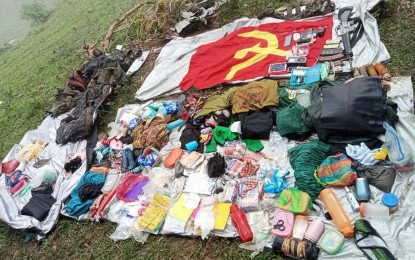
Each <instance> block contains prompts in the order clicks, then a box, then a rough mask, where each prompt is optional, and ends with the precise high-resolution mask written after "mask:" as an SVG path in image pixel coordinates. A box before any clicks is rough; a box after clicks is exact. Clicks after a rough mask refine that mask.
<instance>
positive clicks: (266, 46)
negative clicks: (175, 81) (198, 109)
mask: <svg viewBox="0 0 415 260" xmlns="http://www.w3.org/2000/svg"><path fill="white" fill-rule="evenodd" d="M320 27H324V28H326V31H325V33H324V35H323V36H322V37H317V38H316V41H315V42H314V43H313V44H311V45H310V50H309V54H308V56H307V66H312V65H314V63H315V61H316V60H317V58H318V56H319V54H320V51H321V50H322V49H323V46H324V44H325V42H326V40H328V39H331V37H332V33H331V32H332V27H333V18H332V17H331V16H327V17H323V18H321V19H318V20H311V21H285V22H280V23H270V24H263V25H259V26H251V27H243V28H240V29H238V30H236V31H234V32H232V33H230V34H228V35H227V36H225V37H223V38H222V39H220V40H217V41H216V42H212V43H209V44H206V45H203V46H200V47H199V48H198V50H197V51H196V53H195V54H193V56H192V58H191V61H190V66H189V71H188V73H187V74H186V76H185V77H184V78H183V79H182V81H181V82H180V89H181V90H182V91H186V90H188V89H189V88H191V87H192V86H193V87H195V88H197V89H206V88H209V87H213V86H216V85H218V84H221V83H224V82H235V81H245V80H251V79H255V78H259V77H265V76H268V75H278V74H285V73H287V72H271V73H270V72H269V67H270V65H271V64H275V63H281V62H286V58H285V56H286V54H287V51H289V50H291V48H292V46H293V45H294V41H292V43H291V46H289V47H284V40H285V37H286V36H287V35H290V34H293V33H301V32H306V31H307V30H308V29H317V28H320Z"/></svg>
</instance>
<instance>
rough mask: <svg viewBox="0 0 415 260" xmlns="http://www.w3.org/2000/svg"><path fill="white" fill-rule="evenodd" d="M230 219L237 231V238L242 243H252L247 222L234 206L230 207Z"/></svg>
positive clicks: (251, 235) (240, 211)
mask: <svg viewBox="0 0 415 260" xmlns="http://www.w3.org/2000/svg"><path fill="white" fill-rule="evenodd" d="M231 219H232V223H233V225H234V226H235V228H236V229H237V230H238V233H239V237H240V238H241V240H242V242H243V243H246V242H249V241H252V239H253V238H254V236H253V234H252V231H251V227H250V226H249V223H248V220H247V218H246V216H245V214H244V213H243V212H242V210H240V209H239V208H238V206H236V205H235V204H232V206H231Z"/></svg>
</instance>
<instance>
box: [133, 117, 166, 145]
mask: <svg viewBox="0 0 415 260" xmlns="http://www.w3.org/2000/svg"><path fill="white" fill-rule="evenodd" d="M131 136H132V137H133V139H134V140H133V147H134V148H144V147H147V146H154V147H155V148H156V149H161V148H162V147H164V146H165V145H166V144H167V142H168V141H169V131H168V130H167V123H166V121H165V120H164V119H163V118H161V117H154V118H150V119H147V120H143V121H141V122H140V124H139V125H138V126H137V127H136V128H134V130H133V132H132V134H131Z"/></svg>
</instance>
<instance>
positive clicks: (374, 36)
mask: <svg viewBox="0 0 415 260" xmlns="http://www.w3.org/2000/svg"><path fill="white" fill-rule="evenodd" d="M333 2H334V3H335V4H336V12H338V8H341V7H345V6H354V9H353V10H354V14H353V16H359V17H360V18H361V19H362V22H363V27H364V29H365V31H364V34H363V36H362V38H361V39H360V40H359V42H358V43H357V44H356V46H355V47H354V48H353V53H354V57H353V66H362V65H365V64H368V63H371V62H381V61H387V60H389V59H390V56H389V53H388V51H387V50H386V48H385V46H384V45H383V43H382V42H381V41H380V36H379V30H378V27H377V23H376V19H375V18H373V16H371V15H370V13H369V12H368V11H369V10H371V9H372V8H373V7H374V6H375V5H376V4H378V2H379V1H377V0H370V1H363V0H350V1H345V0H335V1H333ZM313 19H318V17H316V18H312V19H308V20H313ZM333 19H334V20H333V21H334V26H333V38H337V37H339V36H337V34H336V32H335V31H334V30H335V27H336V26H337V25H338V24H339V21H338V18H337V14H334V15H333ZM280 22H283V20H279V19H273V18H266V19H264V20H258V19H248V18H242V19H239V20H236V21H234V22H232V23H229V24H227V25H225V26H223V27H222V28H219V29H216V30H212V31H208V32H206V33H202V34H199V35H196V36H193V37H188V38H181V37H177V38H174V39H173V40H172V41H170V42H169V43H168V44H166V46H165V47H163V48H162V50H161V52H160V54H159V56H158V58H157V60H156V63H155V66H154V69H153V71H152V72H151V73H150V74H149V75H148V76H147V78H146V79H145V81H144V83H143V84H142V86H141V87H140V88H139V90H138V91H137V92H136V95H135V96H136V98H138V99H139V100H148V99H151V98H154V97H158V96H161V95H168V94H174V93H178V92H180V88H179V85H180V82H181V81H182V79H183V78H184V76H185V75H186V74H187V73H188V71H189V65H190V60H191V57H192V55H193V54H194V53H196V51H197V50H198V48H199V47H200V46H202V45H205V44H208V43H212V42H215V41H217V40H219V39H221V38H223V37H225V36H226V35H228V34H229V33H231V32H233V31H235V30H237V29H239V28H242V27H247V26H258V25H261V24H269V23H280ZM367 50H370V51H367Z"/></svg>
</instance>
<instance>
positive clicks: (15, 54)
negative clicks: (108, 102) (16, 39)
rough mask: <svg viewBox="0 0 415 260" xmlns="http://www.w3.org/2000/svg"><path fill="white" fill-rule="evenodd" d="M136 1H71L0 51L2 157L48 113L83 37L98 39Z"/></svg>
mask: <svg viewBox="0 0 415 260" xmlns="http://www.w3.org/2000/svg"><path fill="white" fill-rule="evenodd" d="M135 2H136V1H134V0H126V1H122V2H121V3H118V2H114V1H109V0H101V1H94V0H85V1H79V0H67V1H64V2H63V3H62V4H61V5H60V6H59V7H58V8H57V9H56V10H55V11H54V13H53V14H52V16H51V17H50V19H49V20H48V21H47V23H46V24H45V25H44V26H42V27H40V28H38V29H37V30H36V31H35V32H32V33H31V34H30V35H29V36H28V37H27V39H25V41H23V42H22V43H21V44H19V45H18V46H16V47H14V48H13V49H11V50H9V51H7V52H6V53H4V54H1V56H0V100H1V101H3V103H2V104H1V105H0V133H1V140H2V141H1V142H0V158H2V157H4V156H5V155H6V154H7V151H8V150H9V149H10V147H12V146H13V144H14V143H18V142H19V141H20V139H21V138H22V137H23V135H24V133H26V132H27V131H28V130H29V129H33V128H35V127H36V126H37V125H39V123H40V122H41V121H42V120H43V118H44V117H45V116H46V113H45V111H46V110H47V109H48V108H49V107H50V106H51V104H52V101H53V97H54V95H55V93H56V92H57V89H59V88H63V87H64V85H65V80H66V78H67V77H68V76H69V75H70V73H71V72H72V71H73V70H74V69H76V68H78V67H80V66H81V65H82V63H83V62H84V61H85V58H86V56H85V53H84V52H83V50H82V46H83V44H84V41H86V42H87V43H88V42H92V43H94V42H96V40H97V39H98V38H99V37H100V36H101V35H102V34H104V33H105V32H106V30H107V29H108V27H109V24H111V23H112V21H113V20H114V19H115V18H116V17H118V16H119V15H120V14H121V13H124V12H125V11H126V10H127V9H129V8H131V6H132V5H133V3H135Z"/></svg>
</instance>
